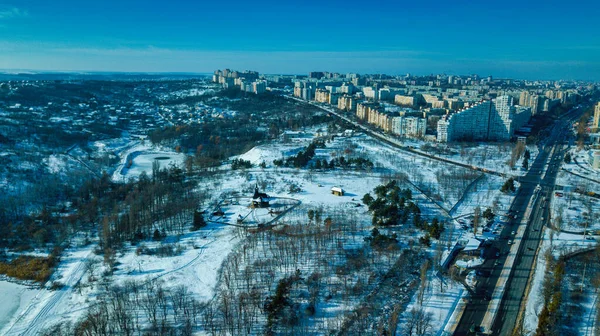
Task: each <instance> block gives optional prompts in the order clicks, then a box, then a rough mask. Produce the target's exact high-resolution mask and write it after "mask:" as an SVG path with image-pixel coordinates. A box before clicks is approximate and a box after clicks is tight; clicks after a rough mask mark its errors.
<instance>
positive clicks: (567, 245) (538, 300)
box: [524, 228, 597, 335]
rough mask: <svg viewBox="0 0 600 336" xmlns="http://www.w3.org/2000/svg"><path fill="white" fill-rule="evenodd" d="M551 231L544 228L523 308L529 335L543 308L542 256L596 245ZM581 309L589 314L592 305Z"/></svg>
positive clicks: (575, 236) (556, 256) (580, 238)
mask: <svg viewBox="0 0 600 336" xmlns="http://www.w3.org/2000/svg"><path fill="white" fill-rule="evenodd" d="M552 231H553V230H551V229H549V228H544V234H543V238H542V245H541V247H540V249H539V252H538V259H537V263H536V264H535V265H536V267H535V271H534V275H533V281H532V285H531V289H530V291H529V294H528V299H527V304H526V308H525V317H524V323H525V330H527V331H528V332H529V334H530V335H533V334H534V333H535V330H536V328H537V324H538V315H539V313H540V312H541V310H542V308H543V297H542V291H543V281H544V275H545V274H546V272H547V270H546V261H545V260H544V258H545V257H544V256H545V254H546V253H547V252H546V251H548V250H550V251H551V253H552V255H553V256H554V258H558V257H559V256H561V255H563V254H567V253H571V252H575V251H579V250H582V249H586V248H591V247H594V246H596V245H597V241H596V240H587V239H584V238H583V236H582V235H576V234H568V233H557V232H552ZM583 309H584V310H585V311H586V312H587V314H589V312H590V309H592V304H591V303H590V302H588V303H587V304H584V305H583ZM587 314H586V316H587Z"/></svg>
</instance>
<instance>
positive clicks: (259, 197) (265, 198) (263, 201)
mask: <svg viewBox="0 0 600 336" xmlns="http://www.w3.org/2000/svg"><path fill="white" fill-rule="evenodd" d="M251 207H253V208H268V207H269V195H267V194H265V193H261V192H259V191H258V186H256V187H254V195H253V196H252V204H251Z"/></svg>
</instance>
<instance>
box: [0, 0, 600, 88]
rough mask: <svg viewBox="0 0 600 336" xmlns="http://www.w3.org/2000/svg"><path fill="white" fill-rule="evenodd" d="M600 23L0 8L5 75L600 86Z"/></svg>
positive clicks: (587, 14)
mask: <svg viewBox="0 0 600 336" xmlns="http://www.w3.org/2000/svg"><path fill="white" fill-rule="evenodd" d="M10 1H12V2H10ZM599 22H600V1H571V2H566V1H564V0H561V1H557V0H546V1H541V0H530V1H524V0H520V1H514V0H506V1H502V2H498V1H473V0H471V1H463V0H454V1H439V0H429V1H410V2H407V1H361V2H358V1H351V0H346V1H338V0H330V1H322V0H321V1H312V0H304V1H293V2H292V1H259V0H256V1H247V0H246V1H238V0H228V1H210V2H205V1H203V0H199V1H181V0H170V1H152V0H146V1H138V0H122V1H113V0H105V1H81V0H79V1H74V0H56V1H48V0H9V2H4V1H3V0H0V69H32V70H59V71H64V70H74V71H128V72H137V71H142V72H211V71H212V70H214V69H216V68H225V67H228V68H234V69H252V70H258V71H260V72H263V73H306V72H308V71H311V70H325V71H339V72H358V73H388V74H403V73H406V72H410V73H415V74H428V73H441V72H445V73H451V74H470V73H478V74H480V75H490V74H491V75H493V76H495V77H512V78H528V79H534V78H540V79H561V78H562V79H585V80H599V81H600V23H599Z"/></svg>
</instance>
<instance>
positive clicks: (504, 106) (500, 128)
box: [437, 96, 531, 142]
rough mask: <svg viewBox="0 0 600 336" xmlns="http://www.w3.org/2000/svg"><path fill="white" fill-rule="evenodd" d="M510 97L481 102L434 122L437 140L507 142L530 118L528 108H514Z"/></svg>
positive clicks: (529, 109)
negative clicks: (436, 123) (436, 122)
mask: <svg viewBox="0 0 600 336" xmlns="http://www.w3.org/2000/svg"><path fill="white" fill-rule="evenodd" d="M513 101H514V98H513V97H511V96H500V97H498V98H496V99H494V100H492V101H489V100H488V101H483V102H480V103H478V104H475V105H473V106H470V107H468V108H465V109H462V110H461V111H459V112H457V113H453V114H447V115H445V116H444V117H442V119H440V121H438V125H437V128H438V141H439V142H451V141H461V140H462V141H480V140H492V141H507V140H510V138H511V137H512V136H513V135H514V132H515V130H517V129H519V128H521V127H522V126H523V125H525V124H526V123H527V122H528V121H529V118H530V117H531V108H528V107H521V106H514V105H513Z"/></svg>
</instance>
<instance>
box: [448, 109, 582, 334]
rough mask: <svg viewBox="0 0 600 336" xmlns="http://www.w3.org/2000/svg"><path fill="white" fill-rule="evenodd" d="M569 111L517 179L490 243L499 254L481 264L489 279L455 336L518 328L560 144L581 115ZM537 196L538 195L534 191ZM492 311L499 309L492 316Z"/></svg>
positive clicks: (561, 152)
mask: <svg viewBox="0 0 600 336" xmlns="http://www.w3.org/2000/svg"><path fill="white" fill-rule="evenodd" d="M582 110H583V109H581V110H578V109H574V110H572V111H571V112H570V113H569V114H568V115H566V116H565V117H564V118H563V119H562V120H558V121H556V122H555V123H554V125H553V126H552V129H551V131H550V132H549V134H550V136H549V138H548V139H547V141H545V143H543V144H541V145H540V153H539V154H538V156H537V157H536V159H535V160H534V162H533V163H532V164H531V166H530V169H529V171H528V173H527V174H526V175H525V176H523V177H521V178H519V179H518V180H519V182H520V184H521V186H520V188H519V190H518V192H517V195H516V196H515V198H514V200H513V203H512V205H511V207H510V210H509V213H510V216H511V217H513V218H511V219H510V220H509V221H508V223H507V224H506V225H505V227H504V229H503V230H502V232H501V233H500V235H499V236H500V237H499V239H497V240H496V241H495V242H494V243H493V245H492V246H493V248H495V249H497V250H498V251H499V252H500V257H499V258H497V259H493V258H489V259H487V260H486V262H485V263H484V264H483V265H482V270H485V271H488V272H489V276H488V277H480V278H479V281H478V283H477V286H476V288H475V293H476V294H475V295H473V296H472V298H471V300H470V302H469V304H467V306H466V308H465V311H464V313H463V315H462V317H461V320H460V322H459V325H458V327H457V329H456V330H455V333H454V334H455V335H473V334H475V333H476V332H477V331H480V332H483V333H485V334H493V335H511V334H512V332H513V329H514V327H515V325H516V321H517V317H518V314H519V309H520V307H521V301H522V299H523V297H524V296H525V289H526V287H527V282H528V280H529V277H530V275H531V270H532V269H533V262H534V260H535V254H536V252H537V249H538V246H539V243H540V238H541V234H542V227H543V225H544V222H545V221H546V220H547V219H548V218H549V200H550V196H551V194H552V192H553V190H554V185H555V180H556V175H557V173H558V171H559V168H560V163H561V160H562V159H563V157H564V154H565V150H564V149H562V147H563V146H562V141H563V140H564V139H565V137H566V134H567V132H569V130H570V128H571V123H572V120H574V119H575V118H577V117H578V116H579V115H580V112H581V111H582ZM538 185H539V186H540V189H539V191H536V188H537V186H538ZM530 202H533V204H532V209H531V213H530V216H529V219H528V220H527V224H526V226H525V228H524V233H523V237H522V240H521V244H520V246H519V249H518V251H517V252H516V255H515V257H514V263H513V264H512V266H513V267H512V270H511V271H510V275H509V277H508V280H507V282H506V285H505V291H504V295H503V296H502V300H501V301H500V305H499V307H488V305H489V303H490V301H489V299H490V296H491V294H492V293H493V292H494V289H495V287H496V285H497V283H498V279H499V278H500V274H501V273H502V271H503V268H504V267H509V265H506V266H505V261H506V259H507V257H508V254H509V253H510V247H511V245H509V242H511V243H512V242H513V240H514V235H513V234H512V232H516V231H517V230H518V228H519V225H520V224H521V222H522V221H523V219H524V218H523V216H524V215H525V213H526V211H527V206H528V204H529V203H530ZM488 309H491V310H492V311H493V313H494V315H493V316H495V319H494V320H493V323H492V326H491V330H480V329H479V327H480V326H481V325H482V322H483V320H484V316H485V315H486V313H487V312H488ZM495 309H498V310H497V311H495Z"/></svg>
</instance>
